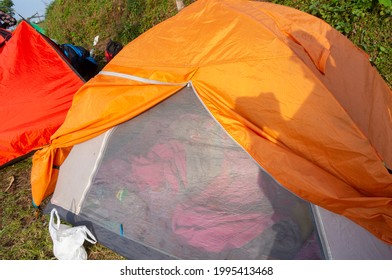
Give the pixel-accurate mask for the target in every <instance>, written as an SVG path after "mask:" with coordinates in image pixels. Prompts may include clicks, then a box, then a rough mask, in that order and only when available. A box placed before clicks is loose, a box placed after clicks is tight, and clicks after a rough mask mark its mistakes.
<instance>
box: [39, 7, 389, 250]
mask: <svg viewBox="0 0 392 280" xmlns="http://www.w3.org/2000/svg"><path fill="white" fill-rule="evenodd" d="M187 84H191V85H192V86H193V88H194V89H195V92H197V95H198V97H199V98H200V100H201V101H202V102H203V104H204V105H205V107H206V108H207V109H208V110H209V112H210V113H211V115H212V116H213V117H214V118H215V119H216V120H217V121H218V122H219V123H220V124H221V125H222V127H223V128H224V129H225V130H226V131H227V133H228V134H229V135H230V136H231V137H232V138H233V139H234V140H235V141H236V142H237V143H239V144H240V145H241V146H242V147H243V148H244V149H245V150H246V151H247V152H248V153H249V155H251V156H252V157H253V158H254V159H255V160H256V161H257V163H258V164H259V165H260V166H261V167H262V168H264V169H265V170H266V171H267V172H268V173H269V174H271V176H273V178H275V179H276V180H277V181H278V182H279V183H280V184H281V185H283V186H285V187H286V188H287V189H288V190H290V191H292V192H294V193H295V194H297V195H298V196H300V197H302V198H304V199H305V200H307V201H310V202H312V203H314V204H316V205H319V206H321V207H324V208H326V209H328V210H330V211H332V212H334V213H337V214H341V215H344V216H346V217H348V218H349V219H351V220H352V221H354V222H355V223H357V224H359V225H361V226H362V227H364V228H366V229H367V230H368V231H370V232H371V233H373V234H374V235H376V236H377V237H379V238H380V239H382V240H384V241H386V242H388V243H392V210H391V209H392V207H391V206H392V175H391V174H390V173H389V172H388V169H387V168H386V167H389V168H391V167H392V146H391V145H390V143H392V114H391V112H392V95H391V90H390V88H389V87H388V85H387V84H386V83H385V81H383V79H382V78H381V76H380V75H379V74H378V73H377V71H376V69H374V68H373V67H372V66H371V65H370V63H369V60H368V56H367V55H366V54H365V53H364V52H363V51H361V50H360V49H358V48H357V47H356V46H354V45H353V44H352V43H351V42H350V41H349V40H348V39H347V38H345V37H344V36H343V35H341V34H340V33H339V32H338V31H336V30H334V29H333V28H332V27H331V26H329V25H328V24H326V23H325V22H323V21H322V20H320V19H318V18H315V17H313V16H311V15H308V14H305V13H303V12H300V11H298V10H295V9H291V8H287V7H284V6H279V5H274V4H271V3H264V2H252V1H241V0H213V1H211V0H210V1H207V0H199V1H197V2H195V3H193V4H192V5H190V6H188V7H187V8H185V9H183V10H182V11H181V12H180V13H179V14H177V15H176V16H174V17H172V18H170V19H168V20H166V21H164V22H162V23H161V24H159V25H157V26H155V27H154V28H152V29H151V30H149V31H147V32H146V33H144V34H143V35H141V36H140V37H139V38H137V39H136V40H134V41H133V42H131V43H130V44H128V45H127V46H126V47H125V48H124V49H123V50H122V51H121V52H120V53H119V54H118V55H117V56H116V57H115V58H114V59H113V60H112V61H111V62H110V63H109V64H108V65H107V66H106V67H105V68H104V69H103V71H101V72H100V73H99V74H98V75H97V76H96V77H95V78H93V79H92V80H90V81H89V82H87V83H86V84H85V85H84V86H83V87H82V88H81V89H80V90H79V91H78V92H77V94H76V95H75V97H74V100H73V104H72V107H71V109H70V111H69V114H68V115H67V118H66V120H65V122H64V124H63V125H62V126H61V127H60V129H59V130H58V131H57V132H56V133H55V134H54V135H53V137H52V141H51V144H50V145H49V146H47V147H45V148H44V149H42V150H40V151H38V152H37V153H36V154H35V155H34V158H33V169H32V195H33V203H34V204H35V205H39V204H40V203H41V202H42V200H43V199H45V198H46V197H47V196H49V195H50V194H52V193H53V191H54V188H55V183H56V179H57V173H58V168H61V164H62V163H63V162H64V160H65V159H66V157H67V155H68V153H69V152H70V150H71V149H72V147H73V146H74V145H76V144H77V143H81V142H83V141H85V140H87V139H90V138H92V137H95V136H97V135H99V134H101V133H103V132H105V131H106V130H108V129H109V128H111V127H113V126H115V125H117V124H119V123H122V122H124V121H127V120H129V119H131V118H133V117H135V116H137V115H139V114H141V113H142V112H144V111H146V110H148V109H149V108H151V107H153V106H154V105H156V104H158V103H160V102H161V101H163V100H165V99H166V98H168V97H170V96H172V95H174V94H176V92H178V91H179V90H180V89H182V88H183V87H184V86H186V85H187Z"/></svg>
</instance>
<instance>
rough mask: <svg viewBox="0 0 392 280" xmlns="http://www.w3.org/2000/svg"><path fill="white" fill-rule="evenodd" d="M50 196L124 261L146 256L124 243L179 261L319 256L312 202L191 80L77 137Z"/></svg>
mask: <svg viewBox="0 0 392 280" xmlns="http://www.w3.org/2000/svg"><path fill="white" fill-rule="evenodd" d="M162 128H164V129H162ZM99 139H102V144H101V145H99V143H100V141H99ZM94 146H95V147H96V148H95V149H92V147H94ZM86 148H87V149H88V150H85V149H86ZM81 154H84V155H85V156H84V157H81V156H80V155H81ZM95 157H96V159H95V161H94V163H93V164H91V161H90V160H89V159H87V158H95ZM92 166H94V167H93V168H91V167H92ZM81 167H83V174H80V172H79V169H81ZM75 171H76V172H75ZM83 178H89V179H88V180H85V179H83ZM50 201H51V204H52V205H51V206H53V207H55V208H56V209H58V208H60V207H61V208H62V209H64V210H66V213H63V214H62V215H63V217H65V219H66V220H67V221H68V222H70V223H72V222H73V221H72V220H70V218H69V217H70V216H71V215H72V214H73V215H78V216H79V217H81V218H82V219H84V220H85V221H87V223H86V224H88V225H89V226H90V228H91V230H92V232H95V236H96V238H97V239H98V240H99V241H100V242H101V244H105V246H107V247H109V248H110V249H112V250H113V251H115V252H118V253H120V252H121V254H123V255H124V256H125V257H127V258H130V259H132V258H137V259H142V258H148V257H151V256H148V255H147V256H146V254H145V253H139V254H137V255H136V256H135V253H134V250H133V249H132V248H130V249H127V250H125V251H124V250H123V245H124V244H127V245H128V246H131V245H134V244H135V243H137V244H140V245H142V246H144V247H147V248H152V249H154V250H155V251H159V252H162V253H163V254H165V255H166V256H171V257H174V258H180V259H195V258H196V259H304V258H306V259H309V258H310V259H321V258H323V251H322V250H321V246H320V245H321V243H320V242H318V241H319V240H318V238H317V230H316V227H315V223H314V222H313V215H312V211H311V207H310V204H309V203H308V202H305V201H303V200H302V199H300V198H298V197H297V196H295V195H293V194H292V193H290V192H288V191H287V190H285V189H284V188H283V187H282V186H280V185H279V184H278V183H277V182H276V181H275V180H274V179H273V178H271V176H269V175H268V173H266V172H265V171H264V170H262V169H261V168H260V166H259V165H258V164H257V163H256V162H255V161H254V160H253V159H252V158H251V157H250V156H249V155H248V154H247V153H246V151H244V150H243V149H242V148H241V147H240V146H239V145H238V144H237V143H236V142H235V141H233V139H231V138H230V137H229V135H228V134H227V133H226V132H225V130H224V129H223V128H222V127H221V126H220V125H219V124H218V123H217V122H216V120H215V119H214V118H213V117H212V116H211V115H210V114H209V113H208V111H207V110H206V108H204V107H203V105H202V103H201V102H200V100H199V99H198V97H197V95H196V93H195V92H194V91H193V88H192V87H185V88H183V89H182V90H181V91H179V92H177V93H176V94H175V95H172V96H171V97H169V98H167V99H166V100H164V101H163V102H161V103H159V104H158V105H156V106H154V107H153V108H151V109H149V110H148V111H146V112H144V113H142V114H140V115H138V116H136V117H135V118H133V119H131V120H129V121H126V122H124V123H122V124H120V125H117V126H115V127H114V128H112V129H110V130H109V131H108V132H106V133H104V136H103V137H102V136H99V137H96V138H94V139H90V140H88V141H86V142H84V143H82V144H78V145H75V146H74V147H73V149H72V151H71V152H70V154H69V155H68V157H67V159H66V161H65V162H64V163H63V164H62V166H61V169H60V171H59V177H58V180H57V183H56V189H55V191H54V193H53V196H52V197H51V199H50ZM51 206H50V207H51ZM47 208H48V207H46V208H45V211H47ZM49 212H50V211H49ZM99 227H101V228H103V229H106V230H105V231H106V232H105V233H104V234H102V233H101V231H102V230H101V231H98V232H97V231H96V229H97V228H99ZM120 229H121V231H120ZM112 236H117V238H121V239H122V242H118V241H113V240H116V238H113V237H112ZM152 257H153V258H161V257H162V256H161V255H157V254H156V253H155V254H153V256H152Z"/></svg>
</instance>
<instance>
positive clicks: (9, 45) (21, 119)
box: [0, 21, 84, 166]
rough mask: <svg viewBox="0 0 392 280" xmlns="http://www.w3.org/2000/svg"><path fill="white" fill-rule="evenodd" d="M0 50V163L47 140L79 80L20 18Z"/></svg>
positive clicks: (62, 60)
mask: <svg viewBox="0 0 392 280" xmlns="http://www.w3.org/2000/svg"><path fill="white" fill-rule="evenodd" d="M1 49H2V51H1V54H0V97H1V103H0V118H1V122H0V166H1V165H3V164H6V163H7V162H9V161H11V160H14V159H16V158H18V157H20V156H23V155H25V154H27V153H29V152H31V151H33V150H35V149H38V148H40V147H42V146H44V145H47V144H48V143H49V139H50V137H51V136H52V134H53V133H54V132H55V131H56V130H57V129H58V128H59V126H60V125H61V123H62V122H63V121H64V119H65V116H66V114H67V112H68V109H69V108H70V106H71V103H72V97H73V95H74V94H75V92H76V91H77V90H78V89H79V88H80V87H81V86H82V85H83V83H84V81H83V80H82V79H81V78H80V77H79V76H78V75H77V74H76V73H75V72H74V71H73V70H72V69H71V68H70V66H69V65H68V64H67V63H66V62H65V61H64V59H63V58H62V57H61V56H60V55H59V54H58V53H57V52H56V50H55V49H54V48H53V46H52V45H51V44H50V43H48V41H47V40H45V38H44V37H43V36H42V35H41V34H39V33H38V32H37V31H36V30H35V29H34V28H33V27H32V26H30V25H29V24H28V23H27V22H25V21H22V22H21V23H20V24H19V25H18V27H17V29H16V30H15V31H14V32H13V36H12V38H11V39H10V40H9V41H7V42H6V43H5V44H4V46H3V47H2V48H1Z"/></svg>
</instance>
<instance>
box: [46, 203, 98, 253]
mask: <svg viewBox="0 0 392 280" xmlns="http://www.w3.org/2000/svg"><path fill="white" fill-rule="evenodd" d="M55 218H56V219H57V221H56V222H55ZM49 233H50V236H51V237H52V240H53V254H54V256H55V257H56V258H57V259H59V260H86V259H87V252H86V249H85V248H84V247H83V243H84V241H85V240H87V241H88V242H90V243H92V244H95V243H96V242H97V240H96V239H95V237H94V235H93V234H92V233H91V232H90V231H89V229H88V228H87V227H86V226H76V227H71V226H68V225H64V224H61V223H60V218H59V215H58V213H57V210H56V209H55V208H53V209H52V211H51V212H50V221H49Z"/></svg>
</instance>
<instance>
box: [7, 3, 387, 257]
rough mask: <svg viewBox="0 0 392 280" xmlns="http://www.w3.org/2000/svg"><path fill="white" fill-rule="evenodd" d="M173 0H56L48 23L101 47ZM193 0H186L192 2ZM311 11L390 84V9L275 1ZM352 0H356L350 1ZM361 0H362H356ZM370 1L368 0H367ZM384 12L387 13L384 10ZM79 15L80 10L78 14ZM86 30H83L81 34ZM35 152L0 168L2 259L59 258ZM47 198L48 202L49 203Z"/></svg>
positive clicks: (99, 251)
mask: <svg viewBox="0 0 392 280" xmlns="http://www.w3.org/2000/svg"><path fill="white" fill-rule="evenodd" d="M174 2H175V1H174V0H143V1H136V0H99V1H98V0H92V1H78V0H67V1H63V0H55V1H54V2H53V3H52V4H51V5H50V7H49V8H50V9H49V11H50V13H48V15H47V18H48V20H47V22H46V23H45V25H46V26H44V27H45V28H46V29H47V31H48V33H49V35H50V36H51V37H54V38H55V39H57V40H58V41H59V42H60V43H65V42H72V43H75V44H80V45H83V46H85V47H87V48H88V47H89V46H90V45H91V42H92V40H93V38H94V36H95V35H97V34H100V35H101V41H100V43H99V45H98V46H97V48H98V49H97V51H98V52H97V53H98V54H99V53H100V54H101V56H102V53H103V50H104V47H105V41H106V40H107V39H108V38H113V39H116V40H118V41H121V42H122V43H123V44H126V43H127V42H129V41H131V40H132V39H133V38H135V37H136V36H138V35H139V34H140V33H141V32H144V31H145V30H147V29H148V28H150V27H152V26H153V25H155V24H157V23H158V22H160V21H162V20H164V19H165V18H167V17H169V16H171V15H173V14H174V13H175V12H176V10H175V4H174ZM191 2H193V1H191V0H189V1H185V3H186V4H189V3H191ZM270 2H275V3H279V4H284V5H287V6H291V7H295V8H297V9H300V10H303V11H306V12H309V13H312V14H314V15H316V16H319V17H321V18H323V19H324V20H326V21H327V22H328V23H330V24H332V25H333V26H335V27H337V28H340V31H341V32H342V33H343V34H345V35H346V36H347V37H348V38H349V39H350V40H352V41H353V42H354V43H355V44H357V45H358V46H360V47H361V48H362V49H364V50H365V51H366V52H368V53H369V54H370V56H371V61H372V62H373V63H374V65H375V66H376V67H377V69H378V70H379V72H380V74H381V75H382V76H383V77H384V78H385V80H386V81H387V83H388V84H389V85H391V82H392V76H391V69H392V46H391V44H392V35H391V30H392V19H391V10H390V9H389V10H388V9H381V8H379V7H378V8H377V9H374V10H371V11H367V12H365V13H364V14H363V15H362V14H361V15H360V16H357V17H354V16H353V13H354V14H355V13H356V12H357V11H348V10H341V11H339V9H341V6H339V5H338V4H339V3H347V2H350V1H345V2H343V1H333V0H332V1H329V0H324V1H311V0H282V1H270ZM351 2H353V1H351ZM357 2H358V3H359V2H360V1H357ZM362 2H366V1H362ZM359 10H360V9H359ZM382 13H384V14H382ZM76 15H77V16H76ZM81 34H83V35H81ZM30 170H31V158H28V159H25V160H24V161H22V162H20V163H17V164H14V165H11V166H8V167H6V168H3V169H1V170H0V218H1V220H0V259H3V260H15V259H24V260H26V259H41V260H42V259H43V260H47V259H54V256H53V253H52V241H51V238H50V236H49V231H48V217H47V216H43V215H42V213H41V214H39V215H38V216H37V215H36V209H34V208H33V207H32V205H31V192H30V191H31V190H30V188H31V187H30ZM45 203H47V201H45V202H44V203H43V205H42V206H43V207H44V206H45ZM86 249H87V252H88V258H89V259H95V260H99V259H105V260H112V259H114V260H116V259H122V257H121V256H119V255H117V254H116V253H114V252H112V251H111V250H109V249H107V248H105V247H103V246H101V245H99V244H96V245H92V246H91V245H88V244H86Z"/></svg>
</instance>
